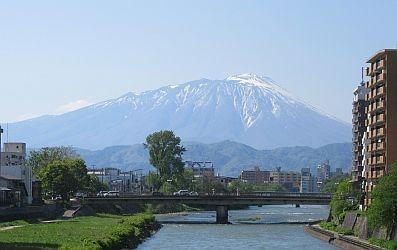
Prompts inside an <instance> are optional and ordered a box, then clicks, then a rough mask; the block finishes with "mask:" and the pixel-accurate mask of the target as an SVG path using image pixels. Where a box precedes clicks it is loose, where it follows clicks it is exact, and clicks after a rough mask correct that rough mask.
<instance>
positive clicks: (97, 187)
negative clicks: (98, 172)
mask: <svg viewBox="0 0 397 250" xmlns="http://www.w3.org/2000/svg"><path fill="white" fill-rule="evenodd" d="M108 189H109V186H108V185H107V184H106V183H103V182H101V181H100V180H99V179H98V177H97V176H95V175H90V176H89V180H88V187H87V188H86V189H85V191H88V192H90V193H97V192H99V191H103V190H108Z"/></svg>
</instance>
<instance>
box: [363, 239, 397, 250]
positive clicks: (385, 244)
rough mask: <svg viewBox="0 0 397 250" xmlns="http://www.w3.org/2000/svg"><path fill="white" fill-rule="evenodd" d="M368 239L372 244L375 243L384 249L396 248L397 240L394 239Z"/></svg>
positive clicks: (393, 249)
mask: <svg viewBox="0 0 397 250" xmlns="http://www.w3.org/2000/svg"><path fill="white" fill-rule="evenodd" d="M368 241H369V243H371V244H372V245H376V246H379V247H382V248H385V249H392V250H396V249H397V241H395V240H381V239H376V238H369V240H368Z"/></svg>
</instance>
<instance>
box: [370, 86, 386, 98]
mask: <svg viewBox="0 0 397 250" xmlns="http://www.w3.org/2000/svg"><path fill="white" fill-rule="evenodd" d="M384 94H385V87H384V86H382V87H380V88H377V89H374V90H373V93H372V97H378V96H380V95H384Z"/></svg>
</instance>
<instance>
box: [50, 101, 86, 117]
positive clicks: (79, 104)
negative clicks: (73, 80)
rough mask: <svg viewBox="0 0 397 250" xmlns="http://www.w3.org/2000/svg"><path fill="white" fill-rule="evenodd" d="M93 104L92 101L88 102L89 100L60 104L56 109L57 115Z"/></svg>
mask: <svg viewBox="0 0 397 250" xmlns="http://www.w3.org/2000/svg"><path fill="white" fill-rule="evenodd" d="M91 104H92V103H90V102H88V101H87V100H77V101H73V102H69V103H67V104H64V105H61V106H59V107H58V108H57V109H56V110H55V114H56V115H60V114H64V113H67V112H71V111H74V110H77V109H81V108H84V107H87V106H89V105H91Z"/></svg>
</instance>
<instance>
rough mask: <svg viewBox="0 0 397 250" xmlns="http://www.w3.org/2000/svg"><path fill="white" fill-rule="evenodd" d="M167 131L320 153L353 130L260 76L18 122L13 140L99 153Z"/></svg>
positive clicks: (200, 83) (199, 83)
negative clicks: (313, 149)
mask: <svg viewBox="0 0 397 250" xmlns="http://www.w3.org/2000/svg"><path fill="white" fill-rule="evenodd" d="M164 129H171V130H174V131H175V133H176V134H177V135H179V136H180V137H181V138H183V140H185V141H197V142H217V141H222V140H233V141H238V142H242V143H245V144H248V145H250V146H253V147H257V148H273V147H280V146H296V145H306V146H321V145H325V144H329V143H333V142H344V141H347V140H349V138H350V127H349V126H347V125H346V124H344V123H341V122H339V121H337V120H335V119H333V118H331V117H330V116H327V115H325V114H324V113H322V112H319V111H318V110H317V109H315V108H313V107H311V106H310V105H307V104H305V103H304V102H303V101H300V100H299V99H298V98H295V97H293V96H292V94H290V93H289V92H288V91H286V90H284V89H283V88H282V87H280V86H278V85H277V84H276V83H275V82H274V81H273V80H272V79H270V78H268V77H263V76H258V75H255V74H240V75H235V76H230V77H228V78H226V79H224V80H210V79H199V80H196V81H191V82H187V83H183V84H179V85H169V86H165V87H161V88H158V89H155V90H148V91H144V92H141V93H133V92H130V93H127V94H125V95H123V96H120V97H118V98H115V99H111V100H106V101H103V102H100V103H97V104H93V105H92V106H88V107H85V108H82V109H79V110H76V111H73V112H70V113H65V114H62V115H58V116H52V117H46V118H37V119H32V120H30V121H26V122H19V123H18V124H15V125H13V127H12V131H13V135H12V137H13V138H15V139H16V140H23V141H27V142H29V144H30V145H32V147H39V146H50V145H49V144H48V143H49V142H51V145H74V146H78V147H83V148H102V147H106V146H112V145H121V144H134V143H141V142H143V141H144V140H145V138H146V136H147V135H148V134H150V133H152V132H154V131H158V130H164ZM31 131H34V132H31ZM14 133H15V134H14Z"/></svg>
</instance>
